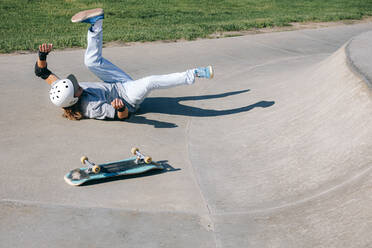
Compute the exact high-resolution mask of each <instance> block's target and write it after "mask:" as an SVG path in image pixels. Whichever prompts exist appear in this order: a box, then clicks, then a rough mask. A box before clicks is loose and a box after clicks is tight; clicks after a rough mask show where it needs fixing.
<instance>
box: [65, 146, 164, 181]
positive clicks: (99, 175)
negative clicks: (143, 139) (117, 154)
mask: <svg viewBox="0 0 372 248" xmlns="http://www.w3.org/2000/svg"><path fill="white" fill-rule="evenodd" d="M133 151H134V152H133ZM132 153H134V154H136V156H134V157H131V158H128V159H124V160H120V161H115V162H110V163H105V164H99V165H95V164H94V163H91V162H89V160H88V158H87V157H82V158H81V162H82V163H83V164H86V165H88V166H87V167H82V168H77V169H74V170H72V171H70V172H68V173H67V174H66V175H65V177H64V179H65V181H66V183H68V184H70V185H73V186H78V185H81V184H83V183H86V182H88V181H91V180H99V179H104V178H110V177H116V176H123V175H134V174H141V173H144V172H147V171H150V170H163V169H164V166H163V165H161V164H159V163H156V162H153V161H152V159H151V158H150V157H145V156H144V155H143V154H141V153H140V152H139V151H138V149H137V148H133V149H132Z"/></svg>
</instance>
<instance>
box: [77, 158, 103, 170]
mask: <svg viewBox="0 0 372 248" xmlns="http://www.w3.org/2000/svg"><path fill="white" fill-rule="evenodd" d="M80 161H81V163H82V164H86V165H88V168H87V172H88V173H92V172H93V173H95V174H97V173H99V172H100V171H101V167H99V166H98V165H95V164H94V163H92V162H90V161H89V160H88V157H86V156H83V157H81V159H80Z"/></svg>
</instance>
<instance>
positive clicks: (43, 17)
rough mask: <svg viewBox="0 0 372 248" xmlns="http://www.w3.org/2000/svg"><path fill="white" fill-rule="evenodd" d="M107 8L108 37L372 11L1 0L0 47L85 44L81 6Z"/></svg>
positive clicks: (204, 31) (219, 1)
mask: <svg viewBox="0 0 372 248" xmlns="http://www.w3.org/2000/svg"><path fill="white" fill-rule="evenodd" d="M98 7H102V8H104V10H105V21H104V28H105V32H104V41H105V42H108V41H124V42H133V41H155V40H176V39H188V40H192V39H195V38H199V37H201V38H204V37H208V36H209V35H211V34H213V33H215V32H223V31H241V30H249V29H252V28H263V27H272V26H285V25H288V24H289V23H290V22H305V21H337V20H345V19H361V18H363V17H365V16H372V0H214V1H212V0H209V1H208V0H173V1H172V0H101V1H98V0H97V1H90V0H64V1H63V0H50V1H42V0H0V18H1V25H0V35H1V38H0V52H1V53H8V52H12V51H15V50H31V51H32V50H35V49H36V48H37V46H38V44H40V43H42V42H50V43H53V44H54V47H55V48H66V47H84V46H85V44H86V30H87V26H88V24H82V23H78V24H74V23H71V22H70V19H71V16H73V15H74V14H75V13H76V12H78V11H80V10H85V9H90V8H98Z"/></svg>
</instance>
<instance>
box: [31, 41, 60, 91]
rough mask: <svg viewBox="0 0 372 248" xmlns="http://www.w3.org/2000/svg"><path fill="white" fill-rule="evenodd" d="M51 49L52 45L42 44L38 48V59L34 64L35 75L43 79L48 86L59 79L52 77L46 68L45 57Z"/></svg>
mask: <svg viewBox="0 0 372 248" xmlns="http://www.w3.org/2000/svg"><path fill="white" fill-rule="evenodd" d="M52 49H53V44H46V43H44V44H42V45H40V46H39V58H38V59H37V62H36V64H35V75H36V76H38V77H41V78H42V79H44V80H45V81H46V82H47V83H48V84H52V83H53V82H55V81H56V80H58V79H59V78H58V77H57V76H56V75H54V74H53V73H52V72H51V71H50V70H49V69H48V67H47V62H46V57H47V55H48V53H49V52H50V51H52Z"/></svg>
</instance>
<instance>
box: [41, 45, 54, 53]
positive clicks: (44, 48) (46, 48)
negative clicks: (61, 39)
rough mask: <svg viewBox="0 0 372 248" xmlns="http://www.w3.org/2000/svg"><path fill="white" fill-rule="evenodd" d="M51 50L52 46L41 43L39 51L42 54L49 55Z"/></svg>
mask: <svg viewBox="0 0 372 248" xmlns="http://www.w3.org/2000/svg"><path fill="white" fill-rule="evenodd" d="M52 49H53V44H47V43H43V44H41V45H40V46H39V51H40V52H42V53H47V54H48V53H49V52H51V51H52Z"/></svg>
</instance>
